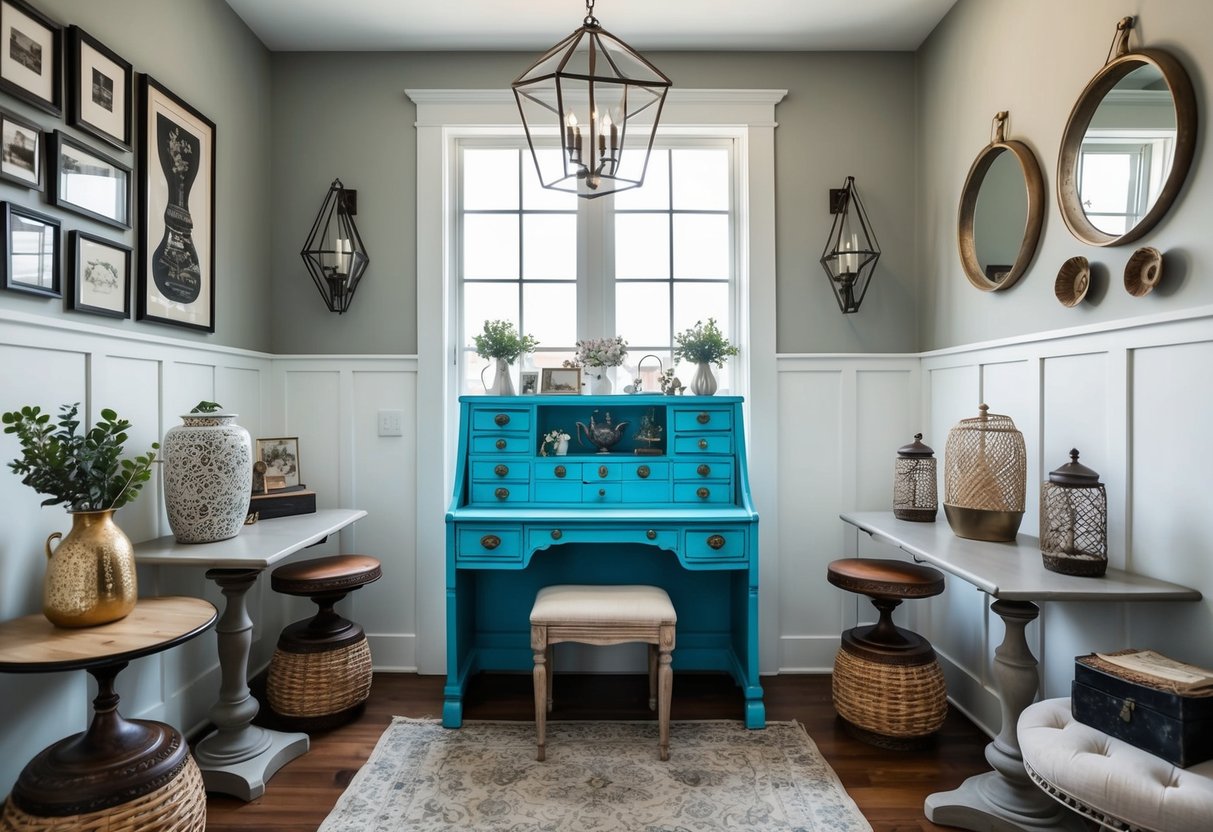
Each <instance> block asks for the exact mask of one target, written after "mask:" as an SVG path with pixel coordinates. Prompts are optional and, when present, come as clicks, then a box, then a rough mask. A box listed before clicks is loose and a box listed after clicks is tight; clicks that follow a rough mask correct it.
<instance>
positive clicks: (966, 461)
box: [943, 404, 1028, 541]
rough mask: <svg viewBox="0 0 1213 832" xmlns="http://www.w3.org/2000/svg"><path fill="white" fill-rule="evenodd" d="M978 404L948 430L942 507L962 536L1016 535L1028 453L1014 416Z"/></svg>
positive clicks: (1004, 538)
mask: <svg viewBox="0 0 1213 832" xmlns="http://www.w3.org/2000/svg"><path fill="white" fill-rule="evenodd" d="M979 409H980V411H981V413H980V415H979V416H977V417H976V418H974V419H961V420H960V422H958V423H957V424H956V426H955V427H953V428H952V429H951V430H950V431H948V445H947V448H946V449H945V451H944V480H943V513H944V516H946V517H947V518H948V524H949V525H950V526H951V527H952V531H953V532H955V533H956V535H957V536H958V537H966V538H969V539H971V540H994V541H1012V540H1014V539H1015V535H1016V534H1017V533H1018V532H1019V524H1020V521H1022V520H1023V513H1024V496H1025V493H1026V491H1027V487H1028V482H1027V477H1028V454H1027V450H1026V448H1025V447H1024V441H1023V434H1022V433H1020V432H1019V431H1018V430H1017V429H1016V428H1015V422H1013V421H1012V420H1011V417H1010V416H1001V415H999V414H997V413H990V412H988V411H989V408H988V407H987V406H986V405H984V404H983V405H981V407H980V408H979Z"/></svg>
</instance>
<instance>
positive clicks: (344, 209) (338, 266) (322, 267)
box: [299, 179, 371, 315]
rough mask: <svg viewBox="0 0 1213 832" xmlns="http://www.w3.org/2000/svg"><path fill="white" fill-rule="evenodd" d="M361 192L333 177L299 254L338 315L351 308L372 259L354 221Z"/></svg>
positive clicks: (331, 308)
mask: <svg viewBox="0 0 1213 832" xmlns="http://www.w3.org/2000/svg"><path fill="white" fill-rule="evenodd" d="M357 196H358V192H357V191H353V190H348V189H347V188H346V187H345V186H344V185H342V184H341V180H340V179H334V180H333V184H332V185H330V186H329V191H328V193H327V194H325V197H324V202H323V204H321V206H320V213H319V214H317V215H316V222H314V223H312V231H311V233H310V234H308V235H307V242H305V243H304V244H303V250H302V251H301V252H299V254H300V255H301V256H302V257H303V262H304V264H306V265H307V270H308V273H309V274H311V276H312V282H313V283H315V284H316V288H317V289H318V290H320V296H321V297H322V298H324V303H325V305H326V306H327V307H328V308H329V310H330V311H332V312H336V313H337V314H338V315H340V314H343V313H344V312H345V311H346V310H347V309H349V308H350V302H351V301H352V300H353V299H354V292H355V291H357V289H358V283H359V281H361V280H362V275H363V273H365V272H366V267H367V265H368V264H369V263H370V262H371V260H370V258H369V257H368V256H367V253H366V246H364V245H363V244H362V235H360V234H359V233H358V226H357V225H355V224H354V214H356V213H358V200H357Z"/></svg>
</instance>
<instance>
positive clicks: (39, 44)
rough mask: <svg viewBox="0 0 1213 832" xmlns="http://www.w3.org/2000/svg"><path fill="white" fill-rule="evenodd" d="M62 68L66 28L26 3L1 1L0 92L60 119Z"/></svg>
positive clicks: (16, 0) (61, 109)
mask: <svg viewBox="0 0 1213 832" xmlns="http://www.w3.org/2000/svg"><path fill="white" fill-rule="evenodd" d="M5 46H7V48H5ZM48 53H49V54H48ZM62 67H63V27H62V26H60V25H59V24H58V23H56V22H55V21H53V20H51V19H50V18H49V17H47V16H46V15H44V14H43V13H42V12H40V11H38V10H37V9H35V8H34V7H33V6H31V5H30V4H29V3H26V2H25V0H0V90H3V91H4V92H6V93H8V94H9V95H11V96H13V97H14V98H19V99H20V100H22V101H24V102H25V103H27V104H33V105H34V106H35V107H37V108H39V109H41V110H45V111H46V112H48V113H50V114H51V115H55V116H57V115H59V114H60V113H62V112H63V70H62Z"/></svg>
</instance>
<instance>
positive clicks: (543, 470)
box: [535, 460, 581, 482]
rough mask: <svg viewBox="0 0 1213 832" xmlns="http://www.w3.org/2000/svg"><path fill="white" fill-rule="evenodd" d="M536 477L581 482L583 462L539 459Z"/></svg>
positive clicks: (536, 464) (538, 478) (536, 466)
mask: <svg viewBox="0 0 1213 832" xmlns="http://www.w3.org/2000/svg"><path fill="white" fill-rule="evenodd" d="M535 479H537V480H571V481H573V482H581V463H580V462H548V461H547V460H538V461H536V462H535Z"/></svg>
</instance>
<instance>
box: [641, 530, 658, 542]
mask: <svg viewBox="0 0 1213 832" xmlns="http://www.w3.org/2000/svg"><path fill="white" fill-rule="evenodd" d="M644 536H645V537H647V538H648V539H649V540H656V539H657V532H656V531H654V530H653V529H649V530H648V531H647V532H645V533H644Z"/></svg>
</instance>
